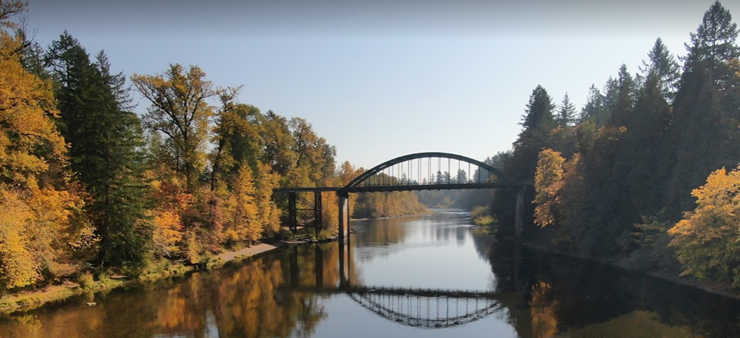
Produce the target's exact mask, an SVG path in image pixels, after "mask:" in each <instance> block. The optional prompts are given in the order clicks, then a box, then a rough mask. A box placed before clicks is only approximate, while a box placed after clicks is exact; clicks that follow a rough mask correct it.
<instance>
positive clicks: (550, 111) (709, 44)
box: [495, 2, 740, 286]
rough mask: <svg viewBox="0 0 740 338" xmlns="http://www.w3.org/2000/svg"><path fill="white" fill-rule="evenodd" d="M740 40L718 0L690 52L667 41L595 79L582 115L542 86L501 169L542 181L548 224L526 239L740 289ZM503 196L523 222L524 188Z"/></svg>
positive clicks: (501, 213)
mask: <svg viewBox="0 0 740 338" xmlns="http://www.w3.org/2000/svg"><path fill="white" fill-rule="evenodd" d="M737 36H738V29H737V25H736V24H735V23H733V22H732V17H731V15H730V13H729V11H727V10H726V9H725V8H723V7H722V5H721V4H720V3H719V2H715V3H714V4H713V5H712V6H711V7H710V8H709V10H708V11H707V12H706V13H705V15H704V18H703V21H702V23H701V24H700V25H699V28H698V29H697V31H696V32H695V33H692V34H691V35H690V42H689V43H688V44H686V50H687V54H686V56H685V57H682V58H680V60H676V58H675V57H674V56H673V55H672V54H671V53H670V52H669V51H668V49H667V48H666V47H665V45H664V44H663V42H662V41H661V39H657V40H656V41H655V45H654V47H653V48H652V49H651V50H650V51H649V53H648V59H647V61H644V62H643V65H642V66H641V67H640V69H639V71H638V72H637V74H635V75H633V74H631V73H630V72H628V70H627V68H626V67H625V66H622V67H620V68H619V71H618V74H617V76H616V78H609V79H608V80H607V82H606V84H605V85H604V87H603V89H602V90H600V89H597V88H596V87H595V86H592V87H591V88H590V90H589V97H588V101H587V102H586V104H585V106H584V107H583V109H582V110H581V112H580V114H576V110H575V108H574V106H573V105H572V104H571V103H570V101H569V99H568V97H567V95H566V97H565V98H564V99H563V101H562V103H561V104H559V105H556V104H554V103H553V102H552V99H551V97H550V96H549V95H548V93H547V91H546V90H545V89H544V88H542V87H539V86H538V87H537V88H536V89H535V90H534V91H533V92H532V95H531V96H530V99H529V103H528V104H527V109H526V114H525V115H524V118H523V121H522V123H521V124H522V127H523V130H522V131H521V133H520V134H519V137H518V139H517V141H516V142H515V143H514V148H513V151H512V152H511V153H510V154H509V155H507V158H506V161H504V162H503V167H502V168H501V169H503V170H504V171H505V173H506V174H508V175H510V176H512V177H514V178H518V179H524V180H532V181H534V183H535V190H536V191H533V192H532V194H531V195H530V198H532V199H533V202H534V203H532V205H531V207H530V211H531V212H530V213H529V214H530V215H534V218H533V222H530V223H533V224H536V225H537V226H534V225H532V226H530V227H528V228H526V229H525V236H527V237H528V238H529V239H530V240H540V241H541V242H542V243H547V244H549V245H553V246H555V247H557V248H559V249H561V250H566V251H570V252H575V253H578V254H581V255H585V256H590V257H609V258H617V259H620V260H622V261H623V262H625V263H626V264H630V265H632V266H634V267H639V268H643V269H656V270H658V269H660V270H665V269H668V270H671V269H673V271H678V270H680V271H681V272H683V273H684V274H690V275H693V276H696V277H699V278H705V277H707V278H711V279H714V280H723V281H733V282H734V284H735V285H736V286H737V285H740V263H739V262H740V248H739V247H738V246H737V243H738V239H740V230H739V229H740V228H738V227H737V224H738V219H737V218H736V217H737V216H736V215H740V213H738V211H739V210H738V205H740V204H738V198H739V197H737V196H738V193H739V192H740V174H739V173H737V172H736V171H732V172H730V173H727V172H726V170H725V169H723V168H727V170H731V169H732V168H735V167H737V165H738V162H739V161H740V129H738V126H740V62H739V61H738V56H740V48H738V45H737ZM679 61H680V63H679ZM708 176H709V179H707V177H708ZM705 182H706V184H705ZM702 184H705V185H704V186H703V187H702ZM700 187H701V188H700ZM496 200H497V203H496V204H495V206H496V207H497V208H498V209H497V210H498V217H499V218H500V219H506V220H508V221H511V220H512V219H513V215H512V213H511V210H514V208H513V203H514V197H513V192H511V193H508V194H506V193H499V194H497V196H496ZM674 257H675V258H677V259H678V261H676V259H675V258H674ZM678 262H680V263H681V264H678Z"/></svg>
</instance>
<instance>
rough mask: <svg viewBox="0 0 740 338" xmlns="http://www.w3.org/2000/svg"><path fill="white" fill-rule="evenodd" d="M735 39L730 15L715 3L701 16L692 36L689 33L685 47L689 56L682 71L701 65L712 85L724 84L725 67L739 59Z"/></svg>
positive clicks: (725, 77)
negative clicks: (705, 69) (713, 82)
mask: <svg viewBox="0 0 740 338" xmlns="http://www.w3.org/2000/svg"><path fill="white" fill-rule="evenodd" d="M737 36H738V28H737V24H736V23H734V22H732V15H731V14H730V11H728V10H727V9H725V8H724V7H723V6H722V4H720V2H719V1H715V2H714V4H712V6H711V7H709V10H707V11H706V13H704V18H703V19H702V23H701V25H699V28H698V29H697V30H696V33H691V44H687V45H686V49H687V50H688V52H689V54H688V55H687V56H686V62H685V64H684V66H685V68H686V69H685V70H691V69H693V68H694V67H695V66H697V64H698V63H700V62H705V63H706V67H707V68H708V69H709V73H710V74H711V76H712V78H713V80H714V81H715V83H721V82H723V81H725V80H726V79H727V78H728V75H727V73H728V72H727V70H728V65H727V63H728V62H729V61H730V60H732V59H734V58H737V57H738V56H740V48H738V46H737Z"/></svg>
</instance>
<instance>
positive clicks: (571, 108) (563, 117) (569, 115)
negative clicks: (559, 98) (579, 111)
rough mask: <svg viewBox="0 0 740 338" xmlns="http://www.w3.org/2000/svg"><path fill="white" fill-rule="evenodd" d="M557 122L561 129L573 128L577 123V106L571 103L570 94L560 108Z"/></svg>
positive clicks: (564, 97)
mask: <svg viewBox="0 0 740 338" xmlns="http://www.w3.org/2000/svg"><path fill="white" fill-rule="evenodd" d="M556 122H557V125H558V126H560V127H571V126H573V125H575V123H576V106H575V105H573V102H571V101H570V98H569V97H568V93H565V96H563V102H562V103H561V104H560V106H559V107H558V112H557V117H556Z"/></svg>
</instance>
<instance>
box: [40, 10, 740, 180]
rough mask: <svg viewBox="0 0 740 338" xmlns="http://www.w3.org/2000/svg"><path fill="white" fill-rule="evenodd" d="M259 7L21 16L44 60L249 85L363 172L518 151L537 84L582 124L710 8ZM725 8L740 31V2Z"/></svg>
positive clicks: (250, 92) (262, 102)
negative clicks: (623, 79)
mask: <svg viewBox="0 0 740 338" xmlns="http://www.w3.org/2000/svg"><path fill="white" fill-rule="evenodd" d="M265 3H267V4H259V3H256V2H249V1H237V0H228V1H219V0H216V1H177V0H159V1H158V0H149V1H141V0H132V1H106V0H103V1H80V0H78V1H52V0H29V8H30V11H29V12H28V13H26V16H27V25H28V28H30V29H31V30H36V36H35V37H36V40H37V41H38V42H40V43H41V44H42V45H43V46H46V45H48V44H49V43H50V42H51V41H52V40H54V39H56V38H58V36H59V34H61V33H62V32H63V31H64V30H65V29H66V30H68V31H69V33H70V34H72V35H73V36H74V37H75V38H77V39H78V40H80V42H81V43H82V45H83V46H85V47H86V48H87V50H88V53H90V54H94V53H96V52H97V51H99V50H101V49H105V51H106V53H107V54H108V56H109V58H110V61H111V63H112V68H113V70H114V71H116V72H118V71H122V72H124V73H125V74H127V75H131V74H133V73H139V74H154V73H161V72H163V71H164V70H165V69H166V68H167V67H168V64H169V63H180V64H183V65H197V66H199V67H201V68H202V69H203V70H204V71H206V73H207V74H208V79H209V80H211V81H212V82H213V83H214V84H216V85H218V86H236V85H243V86H244V89H243V90H242V94H241V97H240V100H241V101H242V102H244V103H249V104H252V105H255V106H257V107H259V108H260V109H261V110H262V111H263V112H266V111H267V110H270V109H271V110H273V111H275V112H276V113H278V114H280V115H283V116H286V117H289V118H290V117H294V116H297V117H303V118H306V119H307V120H308V121H309V122H310V123H312V124H313V126H314V129H315V130H316V131H317V133H318V134H319V135H320V136H323V137H325V138H326V139H327V140H328V142H329V143H330V144H333V145H335V146H336V147H337V154H338V160H339V161H344V160H349V161H350V162H352V163H353V164H355V165H357V166H363V167H365V168H369V167H372V166H374V165H376V164H379V163H380V162H382V161H385V160H388V159H391V158H393V157H396V156H400V155H405V154H408V153H415V152H423V151H444V152H452V153H458V154H461V155H465V156H470V157H473V158H476V159H479V160H483V159H484V158H485V157H487V156H491V155H494V154H495V153H496V152H499V151H505V150H507V149H510V148H511V143H512V142H513V141H514V140H515V139H516V136H517V134H518V133H519V131H520V126H519V125H518V124H517V123H518V122H519V121H520V119H521V116H522V114H523V113H524V109H525V105H526V103H527V100H528V98H529V95H530V94H531V92H532V90H533V89H534V88H535V87H536V86H537V85H538V84H540V85H542V86H543V87H545V89H547V91H548V92H549V93H550V95H551V96H552V97H553V101H555V102H557V103H559V102H560V101H561V100H562V97H563V95H564V94H565V93H566V92H567V93H568V94H569V96H570V97H571V99H572V100H573V101H574V103H575V104H576V105H577V107H578V109H579V111H580V107H581V106H582V105H583V104H584V103H585V98H586V94H587V92H588V88H589V86H590V85H591V84H596V86H597V87H599V88H601V87H602V86H603V84H604V83H605V82H606V80H607V78H608V77H609V76H615V75H616V73H617V70H618V68H619V66H620V65H621V64H623V63H624V64H626V65H627V67H628V69H629V70H630V72H633V73H634V72H636V71H637V66H638V65H639V64H640V63H641V61H642V60H643V59H646V57H647V52H648V51H649V50H650V48H651V47H652V45H653V43H654V41H655V38H657V37H661V38H663V40H664V41H665V43H666V44H667V45H668V47H669V48H670V49H671V51H672V52H673V53H674V54H676V55H684V54H685V49H684V47H683V43H684V42H687V41H688V40H689V33H690V32H694V31H696V28H697V27H698V26H699V24H700V23H701V19H702V16H703V14H704V12H705V11H706V10H707V9H708V8H709V6H710V5H711V4H712V3H713V1H712V0H699V1H697V0H692V1H680V0H679V1H668V0H660V1H652V0H650V1H636V0H626V1H584V0H580V1H546V0H542V1H533V0H529V1H517V2H514V1H509V2H501V1H465V0H463V1H353V0H350V1H284V0H277V1H265ZM723 5H724V6H725V7H726V8H728V9H729V10H730V11H731V13H732V14H734V15H735V18H736V20H735V22H738V20H737V18H740V2H739V1H724V2H723ZM214 103H215V102H214ZM147 106H148V104H147V103H146V102H143V101H142V102H140V104H139V106H138V107H137V111H139V112H144V111H145V110H146V108H147Z"/></svg>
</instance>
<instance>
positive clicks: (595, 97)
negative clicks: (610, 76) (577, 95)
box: [580, 85, 606, 125]
mask: <svg viewBox="0 0 740 338" xmlns="http://www.w3.org/2000/svg"><path fill="white" fill-rule="evenodd" d="M586 120H590V121H592V122H594V123H596V124H597V125H603V124H604V121H606V111H605V109H604V95H602V94H601V91H599V89H598V88H596V86H595V85H591V87H589V89H588V97H587V98H586V105H584V106H583V109H581V117H580V121H581V122H583V121H586Z"/></svg>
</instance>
